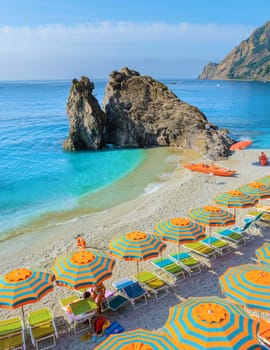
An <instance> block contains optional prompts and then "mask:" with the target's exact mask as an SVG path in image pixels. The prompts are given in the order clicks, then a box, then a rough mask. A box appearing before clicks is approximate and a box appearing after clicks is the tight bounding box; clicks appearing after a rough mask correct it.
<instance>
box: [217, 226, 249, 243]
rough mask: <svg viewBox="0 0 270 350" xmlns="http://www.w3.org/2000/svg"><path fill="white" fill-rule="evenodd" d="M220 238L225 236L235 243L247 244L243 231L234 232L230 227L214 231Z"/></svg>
mask: <svg viewBox="0 0 270 350" xmlns="http://www.w3.org/2000/svg"><path fill="white" fill-rule="evenodd" d="M214 233H215V234H216V235H217V236H218V237H219V238H223V239H225V240H227V241H229V242H231V243H234V244H235V245H237V246H239V245H241V244H246V239H245V236H244V235H242V234H241V233H237V232H234V231H232V230H229V229H225V230H220V231H215V232H214Z"/></svg>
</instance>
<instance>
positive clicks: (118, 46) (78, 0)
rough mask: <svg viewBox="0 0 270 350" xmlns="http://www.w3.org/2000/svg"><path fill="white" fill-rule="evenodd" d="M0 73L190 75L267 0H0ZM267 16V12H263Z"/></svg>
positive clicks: (249, 25) (225, 47) (229, 45)
mask: <svg viewBox="0 0 270 350" xmlns="http://www.w3.org/2000/svg"><path fill="white" fill-rule="evenodd" d="M0 9H1V11H0V80H13V79H71V78H73V77H77V78H79V77H80V76H81V75H87V76H89V77H90V78H92V79H94V78H107V76H108V74H109V73H110V72H111V71H112V70H119V69H121V67H123V66H128V67H129V68H131V69H135V70H138V71H139V72H140V73H141V74H147V75H151V76H153V77H154V78H196V77H197V76H198V75H199V73H200V72H201V70H202V68H203V67H204V65H205V64H207V63H208V62H220V61H221V60H222V59H223V58H224V57H225V56H226V55H227V54H228V53H229V52H230V51H231V50H232V49H233V48H234V47H235V46H237V45H238V44H239V43H240V42H241V41H242V40H244V39H247V38H248V36H249V35H250V34H251V32H252V31H253V30H254V29H255V28H257V27H260V26H261V25H263V24H264V23H265V22H266V21H268V20H270V1H269V0H256V1H254V0H234V1H233V0H219V1H215V0H166V1H165V0H155V1H153V0H136V1H128V0H0ZM268 16H269V17H268Z"/></svg>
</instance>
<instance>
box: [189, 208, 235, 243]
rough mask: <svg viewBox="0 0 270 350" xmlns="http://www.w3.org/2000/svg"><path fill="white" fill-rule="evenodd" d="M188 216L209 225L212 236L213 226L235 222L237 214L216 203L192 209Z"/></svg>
mask: <svg viewBox="0 0 270 350" xmlns="http://www.w3.org/2000/svg"><path fill="white" fill-rule="evenodd" d="M188 216H189V217H190V218H191V219H192V220H194V221H195V222H198V223H199V224H202V225H206V226H209V228H210V235H209V236H210V237H211V228H212V227H217V226H229V225H233V224H235V216H234V215H233V214H232V213H230V212H228V211H226V210H223V209H221V208H219V207H217V206H214V205H206V206H204V207H200V208H195V209H191V210H190V212H189V213H188Z"/></svg>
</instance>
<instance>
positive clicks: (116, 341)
mask: <svg viewBox="0 0 270 350" xmlns="http://www.w3.org/2000/svg"><path fill="white" fill-rule="evenodd" d="M95 349H96V350H116V349H117V350H120V349H121V350H160V349H163V350H181V349H182V350H184V348H183V347H181V345H180V344H179V343H178V342H177V341H176V340H173V339H172V338H171V337H169V336H167V335H165V334H161V333H157V332H152V331H148V330H145V329H140V328H139V329H135V330H132V331H129V332H124V333H119V334H112V335H110V336H109V337H108V338H107V339H105V340H104V341H103V342H102V343H101V344H99V345H98V346H96V347H95Z"/></svg>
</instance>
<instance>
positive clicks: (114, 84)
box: [63, 68, 233, 159]
mask: <svg viewBox="0 0 270 350" xmlns="http://www.w3.org/2000/svg"><path fill="white" fill-rule="evenodd" d="M93 89H94V84H93V83H91V82H90V80H89V79H88V78H86V77H82V78H81V80H80V81H78V80H76V79H75V80H73V83H72V87H71V91H70V95H69V98H68V103H67V114H68V117H69V122H70V131H69V136H68V138H67V140H66V141H65V142H64V146H63V147H64V149H66V150H82V149H100V148H102V147H103V145H104V144H113V145H117V146H120V147H153V146H178V147H183V148H193V149H195V150H197V151H198V152H200V153H202V154H207V155H208V157H211V158H213V159H218V158H224V157H227V156H228V154H229V147H230V145H231V144H232V143H233V140H231V139H230V137H229V136H228V131H227V130H225V129H223V130H219V129H218V128H217V127H216V126H215V125H213V124H211V123H209V122H208V121H207V118H206V116H205V115H204V114H203V113H202V112H201V111H200V110H199V109H198V108H196V107H193V106H191V105H189V104H187V103H185V102H183V101H181V100H179V99H178V97H177V96H176V95H175V94H174V93H173V92H171V91H170V90H169V89H168V87H167V86H166V85H164V84H162V83H160V82H158V81H156V80H154V79H152V78H151V77H149V76H140V74H139V73H138V72H136V71H133V70H130V69H128V68H123V69H122V70H121V71H120V72H117V71H113V72H112V73H111V74H110V77H109V81H108V84H107V86H106V91H105V95H104V103H103V104H104V109H105V114H104V113H103V111H102V110H101V109H100V107H99V104H98V101H97V100H96V98H95V97H94V96H93V94H92V92H93Z"/></svg>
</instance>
